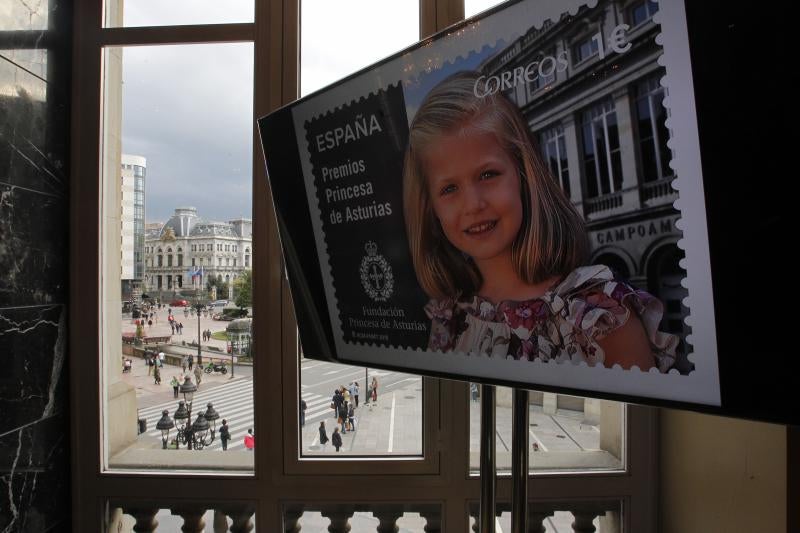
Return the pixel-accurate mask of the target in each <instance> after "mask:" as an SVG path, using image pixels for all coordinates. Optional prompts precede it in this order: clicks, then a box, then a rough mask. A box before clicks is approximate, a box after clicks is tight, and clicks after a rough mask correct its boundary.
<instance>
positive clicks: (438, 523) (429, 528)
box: [419, 508, 442, 533]
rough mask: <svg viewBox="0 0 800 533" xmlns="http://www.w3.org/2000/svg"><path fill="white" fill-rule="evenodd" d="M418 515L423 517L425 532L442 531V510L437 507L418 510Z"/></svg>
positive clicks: (439, 532) (437, 532)
mask: <svg viewBox="0 0 800 533" xmlns="http://www.w3.org/2000/svg"><path fill="white" fill-rule="evenodd" d="M419 515H420V516H421V517H422V518H424V519H425V527H424V528H423V530H424V531H425V533H441V531H442V511H441V509H439V508H436V509H433V510H430V511H428V510H425V511H420V512H419Z"/></svg>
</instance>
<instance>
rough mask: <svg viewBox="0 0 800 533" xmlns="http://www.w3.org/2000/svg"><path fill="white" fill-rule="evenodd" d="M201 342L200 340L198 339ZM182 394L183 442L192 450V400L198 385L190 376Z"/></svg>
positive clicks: (185, 382) (176, 414)
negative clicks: (184, 418)
mask: <svg viewBox="0 0 800 533" xmlns="http://www.w3.org/2000/svg"><path fill="white" fill-rule="evenodd" d="M198 340H199V339H198ZM180 390H181V394H183V399H184V402H185V403H184V402H180V404H178V405H179V409H180V405H181V404H183V405H185V406H186V411H187V413H186V424H185V425H184V430H183V440H184V441H185V442H186V447H187V448H188V449H190V450H191V449H192V441H194V436H193V435H192V430H193V429H194V424H192V400H194V393H195V392H196V391H197V385H195V384H194V383H192V379H191V378H190V377H189V376H186V377H184V379H183V384H181V389H180ZM175 418H178V413H175Z"/></svg>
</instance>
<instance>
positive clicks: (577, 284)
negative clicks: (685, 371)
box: [403, 72, 678, 372]
mask: <svg viewBox="0 0 800 533" xmlns="http://www.w3.org/2000/svg"><path fill="white" fill-rule="evenodd" d="M477 76H478V75H477V74H475V73H472V72H461V73H457V74H455V75H453V76H451V77H449V78H447V79H446V80H444V81H443V82H441V83H440V84H439V85H437V86H436V87H435V88H434V89H433V90H432V91H431V92H430V93H429V94H428V95H427V97H426V99H425V101H424V102H423V103H422V105H421V106H420V108H419V110H418V111H417V114H416V115H415V117H414V120H413V121H412V124H411V127H410V132H409V143H408V147H407V149H406V155H405V167H404V176H403V201H404V215H405V222H406V229H407V232H408V237H409V245H410V248H411V256H412V259H413V262H414V269H415V271H416V274H417V278H418V280H419V283H420V285H421V287H422V288H423V290H424V291H425V292H426V293H427V294H428V296H429V297H430V298H431V300H430V302H429V303H428V305H427V306H426V312H427V314H428V316H429V318H430V319H431V334H430V340H429V349H431V350H439V351H457V352H461V353H472V354H475V353H477V354H482V355H486V356H490V357H503V358H505V357H509V358H514V359H526V360H535V359H538V360H541V361H550V360H555V361H556V362H565V361H571V362H575V363H577V362H586V363H588V364H590V365H595V364H602V365H605V366H608V367H611V366H613V365H616V364H619V365H620V366H622V367H623V368H626V369H628V368H631V367H633V366H636V367H638V368H640V369H641V370H649V369H650V368H652V367H654V366H655V367H657V368H658V369H659V370H661V371H662V372H665V371H666V370H668V369H669V368H670V367H671V366H672V365H673V363H674V361H675V350H676V347H677V342H678V339H677V337H676V336H674V335H669V334H666V333H662V332H659V331H658V330H657V328H658V324H659V322H660V319H661V315H662V313H663V311H662V305H661V303H660V302H659V301H658V300H657V299H656V298H654V297H653V296H651V295H649V294H647V293H646V292H644V291H640V290H637V289H634V288H633V287H631V286H630V285H628V284H627V283H625V282H622V281H620V280H615V279H614V277H613V275H612V274H611V271H610V270H609V269H608V268H607V267H604V266H602V265H598V266H584V265H585V263H586V260H587V257H588V242H587V238H586V232H585V230H584V226H583V221H582V220H581V218H580V216H579V215H578V213H577V212H576V211H575V209H574V208H573V207H572V205H571V204H570V202H569V200H568V199H567V198H566V197H565V196H564V194H563V193H562V191H561V189H560V188H559V187H558V185H557V184H556V182H555V180H553V179H552V177H551V176H550V174H549V171H548V169H547V167H546V166H545V164H544V163H543V161H542V159H541V157H540V156H539V155H538V153H537V150H536V149H535V148H534V146H535V144H534V141H533V139H532V138H531V134H530V131H529V129H528V127H527V125H526V123H525V121H524V120H523V119H522V117H521V116H520V113H519V111H518V109H517V108H516V106H514V105H513V104H512V103H511V102H509V101H508V100H507V99H506V98H505V97H503V96H502V95H500V94H493V95H488V96H484V97H478V96H476V94H475V86H476V80H477Z"/></svg>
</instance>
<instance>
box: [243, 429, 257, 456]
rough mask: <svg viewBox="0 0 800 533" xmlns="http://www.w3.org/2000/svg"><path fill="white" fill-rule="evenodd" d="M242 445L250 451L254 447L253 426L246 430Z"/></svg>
mask: <svg viewBox="0 0 800 533" xmlns="http://www.w3.org/2000/svg"><path fill="white" fill-rule="evenodd" d="M244 447H245V448H247V451H248V452H252V451H253V448H255V447H256V436H255V435H253V428H250V429H248V430H247V435H245V436H244Z"/></svg>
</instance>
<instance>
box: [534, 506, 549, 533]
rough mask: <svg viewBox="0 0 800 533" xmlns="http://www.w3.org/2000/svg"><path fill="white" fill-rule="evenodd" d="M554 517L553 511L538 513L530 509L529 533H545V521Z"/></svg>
mask: <svg viewBox="0 0 800 533" xmlns="http://www.w3.org/2000/svg"><path fill="white" fill-rule="evenodd" d="M550 516H553V511H536V510H534V509H531V508H530V507H529V508H528V533H545V531H547V527H546V526H545V525H544V521H545V520H547V518H548V517H550Z"/></svg>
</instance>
